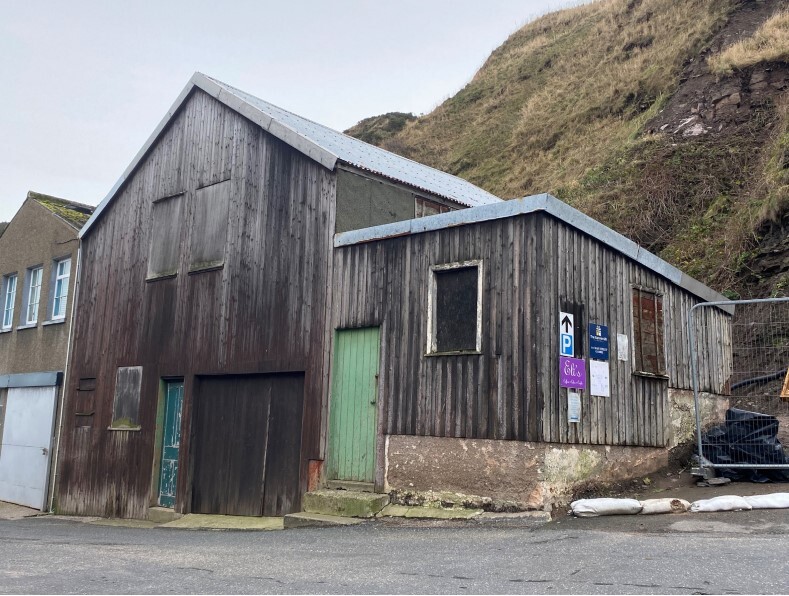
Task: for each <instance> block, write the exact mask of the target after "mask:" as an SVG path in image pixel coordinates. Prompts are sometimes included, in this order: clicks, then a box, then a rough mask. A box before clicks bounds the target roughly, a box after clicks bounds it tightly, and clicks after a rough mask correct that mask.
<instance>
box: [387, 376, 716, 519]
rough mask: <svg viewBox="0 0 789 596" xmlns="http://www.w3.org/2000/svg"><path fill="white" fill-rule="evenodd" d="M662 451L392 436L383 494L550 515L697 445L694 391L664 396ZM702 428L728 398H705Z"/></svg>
mask: <svg viewBox="0 0 789 596" xmlns="http://www.w3.org/2000/svg"><path fill="white" fill-rule="evenodd" d="M669 403H670V408H669V412H670V416H669V420H668V421H667V422H666V424H668V425H669V429H670V432H669V433H668V436H669V443H668V444H667V445H666V448H654V447H623V446H616V445H567V444H558V443H523V442H519V441H494V440H480V439H452V438H441V437H418V436H403V435H390V436H388V437H386V453H385V474H384V482H385V490H386V491H387V492H389V491H392V490H398V491H413V492H428V491H432V492H454V493H460V494H463V495H474V496H480V497H489V498H492V499H496V500H503V501H513V502H516V503H518V504H519V505H520V506H521V507H522V508H525V509H545V510H550V509H551V508H552V507H553V506H555V505H560V504H564V503H566V502H567V501H568V499H569V498H570V496H571V495H572V493H573V491H574V490H575V489H576V488H577V487H578V486H579V485H582V484H584V483H586V482H589V481H594V482H599V483H616V482H622V481H625V480H629V479H632V478H638V477H642V476H646V475H649V474H653V473H654V472H656V471H657V470H659V469H661V468H664V467H666V466H667V465H668V463H669V452H670V450H672V449H674V448H676V447H678V446H680V445H684V444H689V443H691V442H692V441H693V440H694V439H695V429H696V419H695V410H694V406H693V392H688V391H679V390H670V391H669ZM701 404H702V420H703V422H704V424H705V426H709V425H712V424H714V423H717V422H719V421H721V420H723V416H724V412H725V411H726V408H727V407H728V400H727V399H726V398H725V397H720V396H716V395H710V394H704V395H702V399H701Z"/></svg>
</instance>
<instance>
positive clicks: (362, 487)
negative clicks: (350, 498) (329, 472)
mask: <svg viewBox="0 0 789 596" xmlns="http://www.w3.org/2000/svg"><path fill="white" fill-rule="evenodd" d="M326 488H328V489H331V490H353V491H356V492H360V493H374V492H375V485H374V484H373V483H372V482H355V481H354V480H328V481H327V482H326Z"/></svg>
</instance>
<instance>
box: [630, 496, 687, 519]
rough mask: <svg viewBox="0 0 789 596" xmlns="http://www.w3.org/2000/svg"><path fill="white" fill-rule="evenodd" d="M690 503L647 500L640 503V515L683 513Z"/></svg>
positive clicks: (677, 500)
mask: <svg viewBox="0 0 789 596" xmlns="http://www.w3.org/2000/svg"><path fill="white" fill-rule="evenodd" d="M688 509H690V503H688V502H687V501H686V500H685V499H647V500H645V501H641V515H655V514H658V513H685V512H686V511H687V510H688Z"/></svg>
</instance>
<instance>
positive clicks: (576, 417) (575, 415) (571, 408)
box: [567, 391, 581, 422]
mask: <svg viewBox="0 0 789 596" xmlns="http://www.w3.org/2000/svg"><path fill="white" fill-rule="evenodd" d="M580 421H581V394H580V393H578V392H577V391H568V392H567V422H580Z"/></svg>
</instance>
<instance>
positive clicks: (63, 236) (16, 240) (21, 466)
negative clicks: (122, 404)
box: [0, 191, 93, 509]
mask: <svg viewBox="0 0 789 596" xmlns="http://www.w3.org/2000/svg"><path fill="white" fill-rule="evenodd" d="M92 212H93V207H90V206H87V205H82V204H80V203H75V202H73V201H67V200H65V199H59V198H57V197H52V196H49V195H45V194H41V193H37V192H32V191H31V192H29V193H28V194H27V197H26V199H25V201H24V203H22V206H21V207H20V208H19V211H17V213H16V215H14V218H13V219H12V220H11V222H10V223H9V224H8V227H7V229H6V230H5V232H4V233H3V234H2V235H0V501H10V502H13V503H18V504H20V505H26V506H28V507H34V508H36V509H45V508H46V507H47V506H48V499H47V496H48V492H49V477H50V465H51V460H52V458H51V454H52V451H53V444H54V434H55V419H56V416H57V411H58V404H59V398H60V395H61V391H60V389H61V388H60V386H61V382H62V378H63V371H64V369H65V367H66V355H67V350H68V337H69V329H70V327H71V321H72V319H71V305H72V296H73V290H74V277H75V276H74V275H73V272H74V269H75V268H76V263H77V247H78V240H77V234H78V233H79V230H80V228H81V227H82V225H83V224H84V223H85V222H86V221H87V219H88V217H90V214H91V213H92Z"/></svg>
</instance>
